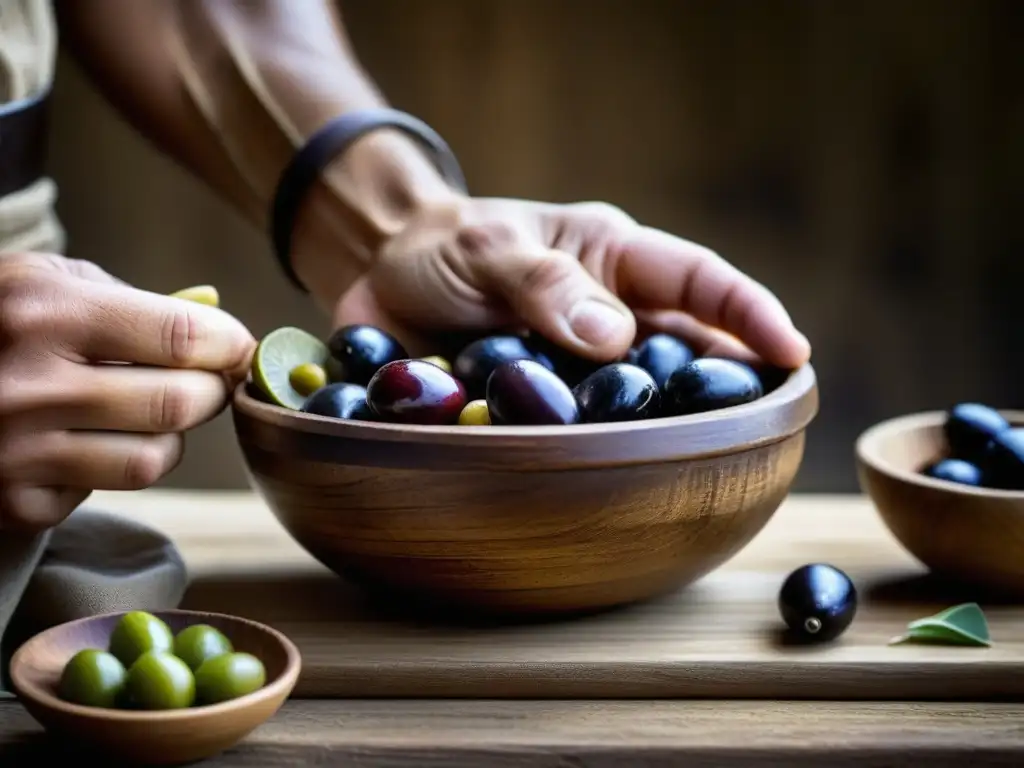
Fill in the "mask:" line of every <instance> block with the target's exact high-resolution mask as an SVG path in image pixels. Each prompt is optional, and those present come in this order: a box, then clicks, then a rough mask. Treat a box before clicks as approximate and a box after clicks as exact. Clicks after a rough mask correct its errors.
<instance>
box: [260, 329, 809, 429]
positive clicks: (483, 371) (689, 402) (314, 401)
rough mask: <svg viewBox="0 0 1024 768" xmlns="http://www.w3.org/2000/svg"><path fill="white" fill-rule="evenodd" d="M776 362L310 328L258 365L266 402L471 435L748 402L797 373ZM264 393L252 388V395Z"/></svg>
mask: <svg viewBox="0 0 1024 768" xmlns="http://www.w3.org/2000/svg"><path fill="white" fill-rule="evenodd" d="M789 373H790V372H789V371H783V370H780V369H776V368H774V367H771V366H754V365H751V364H748V363H745V362H740V361H738V360H730V359H725V358H717V357H700V356H698V355H696V354H695V353H694V351H693V350H692V349H691V347H690V346H689V345H687V343H686V342H685V341H683V340H682V339H679V338H676V337H674V336H670V335H668V334H664V333H659V334H655V335H653V336H649V337H647V338H645V339H643V340H641V341H639V342H638V343H637V344H636V345H635V346H634V347H633V348H631V349H630V350H629V352H628V353H627V354H626V355H625V356H624V358H623V359H621V360H616V361H613V362H609V363H596V362H593V361H591V360H586V359H583V358H580V357H576V356H574V355H572V354H570V353H568V352H567V351H565V350H564V349H562V348H561V347H558V346H557V345H554V344H552V343H551V342H549V341H547V340H546V339H544V338H542V337H537V336H535V335H532V334H527V335H515V334H504V335H490V336H485V337H482V338H479V339H476V340H475V341H472V342H470V343H469V344H467V345H466V346H465V347H464V348H463V349H462V350H461V351H460V352H459V353H458V354H457V355H456V356H455V357H454V359H453V360H451V361H449V360H446V359H444V358H442V357H438V356H432V357H425V358H412V357H410V355H409V354H408V353H407V352H406V350H405V348H404V347H403V346H402V344H401V343H400V342H399V341H398V340H397V339H395V338H394V337H393V336H391V335H390V334H388V333H387V332H385V331H383V330H381V329H379V328H375V327H373V326H369V325H349V326H345V327H343V328H339V329H338V330H336V331H335V332H334V333H333V334H332V335H331V336H330V338H329V339H328V340H327V343H326V344H325V343H323V342H322V341H320V340H319V339H317V338H316V337H315V336H313V335H311V334H309V333H307V332H305V331H303V330H301V329H298V328H291V327H285V328H279V329H277V330H275V331H273V332H271V333H269V334H268V335H267V336H265V337H264V338H263V339H262V341H261V342H260V344H259V346H258V347H257V350H256V354H255V356H254V358H253V367H252V381H253V384H254V385H255V390H256V391H255V393H254V394H256V395H257V396H258V397H260V398H261V399H264V400H267V401H269V402H270V403H272V404H276V405H279V406H283V407H285V408H290V409H293V410H297V411H302V412H305V413H309V414H315V415H318V416H324V417H328V418H333V419H345V420H355V421H364V422H378V423H379V422H384V423H393V424H415V425H430V426H448V425H452V426H454V425H461V426H466V427H474V426H487V425H500V426H543V425H555V426H557V425H571V424H599V423H609V422H626V421H640V420H645V419H655V418H666V417H674V416H686V415H690V414H698V413H704V412H707V411H714V410H719V409H722V408H729V407H732V406H738V405H743V404H745V403H749V402H752V401H754V400H757V399H758V398H760V397H762V396H764V395H765V394H766V393H768V392H770V391H772V390H773V389H775V388H777V387H778V386H779V385H780V384H781V383H782V382H783V381H784V380H785V378H786V377H787V376H788V375H789ZM251 390H252V388H250V391H251Z"/></svg>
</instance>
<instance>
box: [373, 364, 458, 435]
mask: <svg viewBox="0 0 1024 768" xmlns="http://www.w3.org/2000/svg"><path fill="white" fill-rule="evenodd" d="M366 402H367V403H369V405H370V410H371V411H373V413H374V414H375V415H376V416H378V417H379V418H380V420H381V421H390V422H397V423H400V424H433V425H438V424H454V423H455V422H456V421H458V419H459V414H460V413H462V408H463V406H465V405H466V390H465V388H464V387H463V386H462V384H461V383H460V382H459V381H457V380H456V379H455V378H454V377H453V376H452V375H451V374H450V373H448V372H447V371H445V370H442V369H441V368H438V367H437V366H436V365H434V364H433V363H428V362H426V361H425V360H396V361H394V362H391V363H388V364H387V365H385V366H384V367H382V368H381V369H380V370H379V371H377V372H376V373H375V374H374V375H373V378H372V379H370V383H369V384H368V385H367V386H366Z"/></svg>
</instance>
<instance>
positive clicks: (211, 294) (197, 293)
mask: <svg viewBox="0 0 1024 768" xmlns="http://www.w3.org/2000/svg"><path fill="white" fill-rule="evenodd" d="M171 296H172V297H173V298H175V299H185V300H186V301H193V302H195V303H196V304H205V305H206V306H208V307H219V306H220V294H219V293H217V289H216V288H214V287H213V286H212V285H193V286H192V287H191V288H182V289H181V290H180V291H175V292H174V293H172V294H171Z"/></svg>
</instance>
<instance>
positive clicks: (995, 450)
mask: <svg viewBox="0 0 1024 768" xmlns="http://www.w3.org/2000/svg"><path fill="white" fill-rule="evenodd" d="M982 471H983V472H984V474H985V485H987V486H990V487H992V488H998V489H1000V490H1004V491H1024V428H1021V427H1010V428H1009V429H1004V430H1003V431H1002V432H1000V433H999V434H997V435H996V436H995V437H993V438H992V440H991V441H989V444H988V446H987V447H986V449H985V454H984V459H983V466H982Z"/></svg>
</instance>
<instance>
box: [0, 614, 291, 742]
mask: <svg viewBox="0 0 1024 768" xmlns="http://www.w3.org/2000/svg"><path fill="white" fill-rule="evenodd" d="M126 613H130V611H110V612H108V613H100V614H96V615H95V616H85V617H83V618H81V619H75V620H74V621H67V622H64V623H63V624H57V625H56V626H53V627H50V628H49V629H44V630H43V631H42V632H40V633H38V634H36V635H33V636H32V637H30V638H29V639H28V640H26V641H25V642H24V643H22V645H21V647H20V648H18V650H17V651H16V652H15V654H14V656H13V657H12V658H11V663H10V677H11V682H12V683H13V685H14V689H15V691H16V692H17V694H18V696H19V697H24V698H28V699H32V700H34V701H35V702H37V703H38V704H40V705H42V706H44V707H46V708H48V709H51V710H59V711H61V712H64V713H65V714H68V715H74V716H75V717H81V718H88V719H94V720H103V721H105V722H110V721H116V722H122V723H138V724H140V725H141V724H144V723H154V722H167V721H180V720H186V721H187V720H197V721H198V720H204V719H206V718H209V717H215V716H217V715H222V714H226V713H228V712H234V711H237V710H243V709H248V708H250V707H252V706H253V705H255V704H258V703H260V702H264V701H267V700H273V699H276V698H278V697H282V698H283V697H287V695H288V694H289V693H290V691H291V689H292V688H294V687H295V683H296V682H297V681H298V679H299V672H300V670H301V668H302V657H301V655H300V653H299V649H298V648H297V647H296V646H295V643H293V642H292V641H291V640H289V639H288V637H287V636H285V635H284V634H283V633H281V632H279V631H277V630H276V629H274V628H273V627H268V626H267V625H266V624H261V623H260V622H258V621H253V620H252V619H246V618H244V617H242V616H233V615H231V614H227V613H214V612H212V611H188V610H182V609H172V610H165V611H151V613H152V614H153V615H154V616H157V617H158V618H159V617H163V616H168V615H177V616H186V617H191V618H196V619H204V618H205V619H209V618H214V619H224V620H227V621H230V622H235V623H238V624H246V625H248V626H249V627H251V628H252V629H254V630H256V631H258V632H262V633H263V634H264V635H267V636H269V637H271V638H273V639H274V641H275V642H276V643H277V644H278V645H280V646H281V647H282V648H283V649H284V653H285V659H286V661H285V666H284V669H283V670H282V671H281V674H279V675H278V676H277V677H276V678H274V679H273V680H271V681H270V682H268V683H266V684H265V685H264V686H263V687H262V688H260V689H259V690H258V691H253V692H252V693H248V694H246V695H245V696H240V697H239V698H237V699H232V700H230V701H223V702H220V703H219V704H206V705H201V706H198V707H189V708H188V709H170V710H156V711H140V710H134V709H130V710H129V709H104V708H102V707H87V706H83V705H81V704H72V703H70V702H67V701H64V700H63V699H60V698H58V697H57V696H54V695H53V694H51V693H50V692H48V691H47V690H45V689H44V688H42V687H41V686H39V685H37V684H36V683H35V682H33V681H31V680H26V679H25V678H24V677H23V675H22V671H23V669H24V668H25V667H26V664H25V662H24V661H23V659H22V657H23V656H24V655H25V654H27V653H28V652H29V650H30V649H31V646H32V645H33V644H35V643H37V642H42V641H43V640H44V639H45V638H46V636H47V635H49V634H51V633H52V634H56V633H58V632H63V631H65V630H67V629H68V628H70V627H73V626H76V625H81V624H88V623H91V622H94V621H102V620H104V619H109V618H111V617H114V616H123V615H125V614H126Z"/></svg>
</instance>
